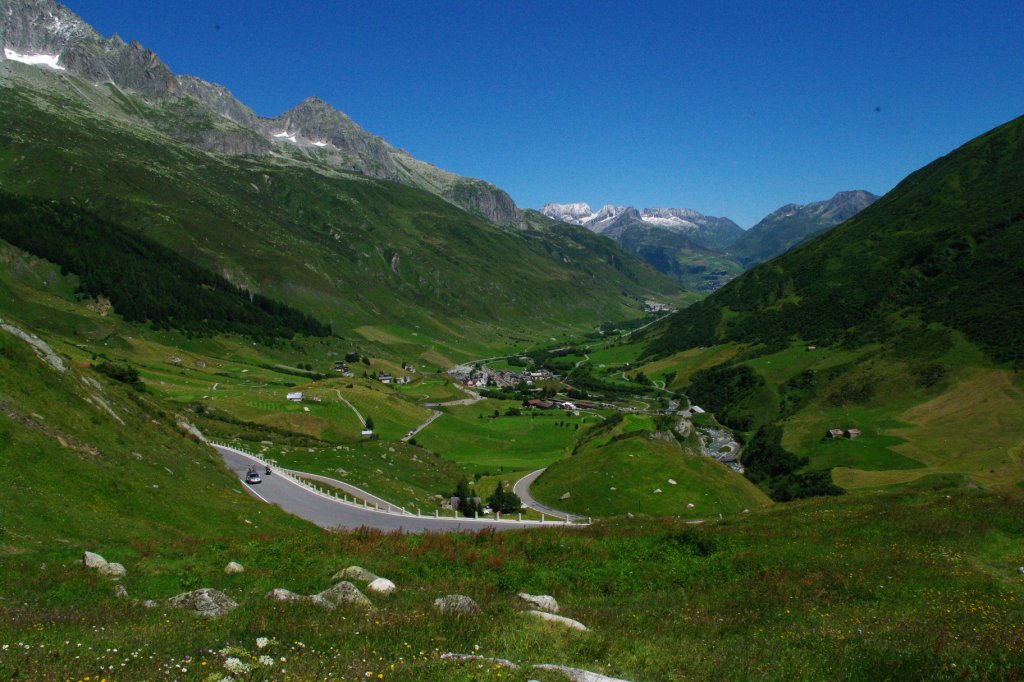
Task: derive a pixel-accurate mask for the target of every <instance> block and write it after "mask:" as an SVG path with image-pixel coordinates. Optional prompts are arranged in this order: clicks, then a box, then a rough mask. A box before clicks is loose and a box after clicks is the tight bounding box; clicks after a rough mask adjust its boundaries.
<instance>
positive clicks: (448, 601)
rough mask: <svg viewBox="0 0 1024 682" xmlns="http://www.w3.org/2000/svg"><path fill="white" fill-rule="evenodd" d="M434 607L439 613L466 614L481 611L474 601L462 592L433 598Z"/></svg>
mask: <svg viewBox="0 0 1024 682" xmlns="http://www.w3.org/2000/svg"><path fill="white" fill-rule="evenodd" d="M434 608H435V609H437V610H438V611H440V612H441V613H446V614H451V615H454V616H467V615H474V614H478V613H481V610H480V607H479V606H478V605H477V603H476V602H475V601H473V600H472V599H470V598H469V597H467V596H466V595H464V594H449V595H447V596H444V597H438V598H437V599H435V600H434Z"/></svg>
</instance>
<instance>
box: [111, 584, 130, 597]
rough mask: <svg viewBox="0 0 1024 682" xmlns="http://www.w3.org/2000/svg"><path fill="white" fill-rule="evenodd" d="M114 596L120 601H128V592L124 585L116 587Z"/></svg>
mask: <svg viewBox="0 0 1024 682" xmlns="http://www.w3.org/2000/svg"><path fill="white" fill-rule="evenodd" d="M114 596H115V597H117V598H118V599H127V598H128V590H127V589H126V588H125V586H124V585H114Z"/></svg>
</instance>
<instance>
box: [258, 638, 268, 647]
mask: <svg viewBox="0 0 1024 682" xmlns="http://www.w3.org/2000/svg"><path fill="white" fill-rule="evenodd" d="M270 642H271V640H270V638H269V637H257V638H256V648H257V649H266V648H267V647H268V646H269V645H270Z"/></svg>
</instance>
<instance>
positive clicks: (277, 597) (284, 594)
mask: <svg viewBox="0 0 1024 682" xmlns="http://www.w3.org/2000/svg"><path fill="white" fill-rule="evenodd" d="M306 598H307V597H306V596H305V595H302V594H295V593H294V592H292V591H291V590H286V589H284V588H283V587H275V588H274V589H272V590H271V591H270V592H267V599H273V600H274V601H299V600H302V599H306Z"/></svg>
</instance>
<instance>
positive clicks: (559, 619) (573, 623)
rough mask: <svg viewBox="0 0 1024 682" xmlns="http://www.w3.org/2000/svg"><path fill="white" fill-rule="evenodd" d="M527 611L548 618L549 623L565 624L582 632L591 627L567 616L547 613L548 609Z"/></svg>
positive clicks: (532, 614)
mask: <svg viewBox="0 0 1024 682" xmlns="http://www.w3.org/2000/svg"><path fill="white" fill-rule="evenodd" d="M527 613H528V614H530V615H531V616H533V617H535V618H540V619H541V620H546V621H548V622H549V623H557V624H559V625H564V626H566V627H568V628H572V629H573V630H579V631H580V632H587V630H588V629H589V628H587V626H586V625H584V624H583V623H581V622H579V621H578V620H573V619H572V618H566V617H565V616H556V615H555V614H553V613H547V612H546V611H527Z"/></svg>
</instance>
